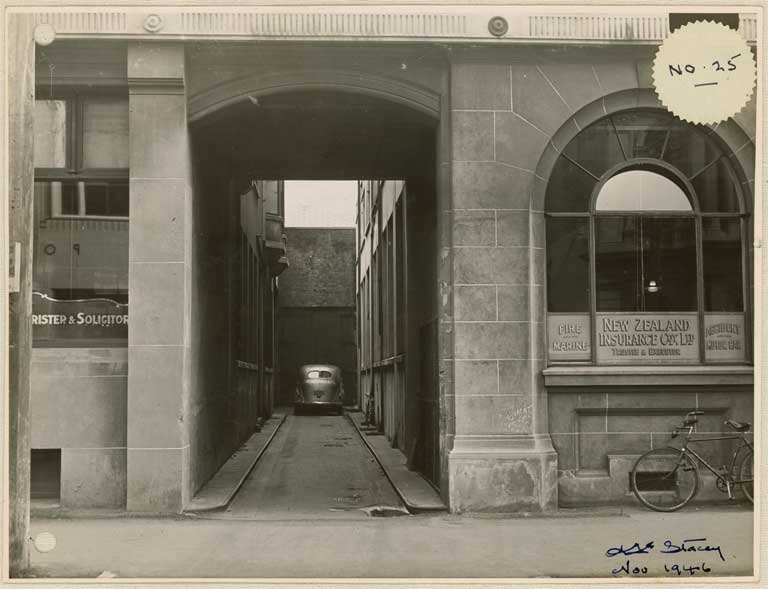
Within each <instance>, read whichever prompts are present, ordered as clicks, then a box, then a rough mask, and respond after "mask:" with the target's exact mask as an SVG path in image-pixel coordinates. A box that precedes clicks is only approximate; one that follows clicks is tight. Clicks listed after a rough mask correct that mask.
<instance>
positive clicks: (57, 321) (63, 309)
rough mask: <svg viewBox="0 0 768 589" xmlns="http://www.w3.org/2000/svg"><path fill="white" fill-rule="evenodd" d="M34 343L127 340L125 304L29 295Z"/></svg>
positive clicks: (39, 294)
mask: <svg viewBox="0 0 768 589" xmlns="http://www.w3.org/2000/svg"><path fill="white" fill-rule="evenodd" d="M33 295H34V296H33V298H32V336H33V339H34V341H35V343H36V344H37V343H42V342H45V341H53V340H56V341H69V340H123V339H124V340H127V339H128V305H126V304H121V303H117V302H115V301H111V300H109V299H84V300H74V301H62V300H56V299H52V298H49V297H47V296H45V295H44V294H42V293H39V292H35V293H33Z"/></svg>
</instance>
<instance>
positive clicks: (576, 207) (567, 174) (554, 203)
mask: <svg viewBox="0 0 768 589" xmlns="http://www.w3.org/2000/svg"><path fill="white" fill-rule="evenodd" d="M596 182H597V180H595V179H594V178H593V177H592V176H590V175H589V174H588V173H587V172H585V171H584V170H582V169H581V168H580V167H579V166H577V165H575V164H573V163H572V162H571V161H570V160H569V159H568V158H565V157H561V158H558V160H557V163H556V164H555V167H554V169H553V170H552V175H551V176H550V179H549V185H548V186H547V211H549V212H552V213H561V212H587V211H588V210H589V199H590V197H591V196H592V189H593V188H594V187H595V184H596Z"/></svg>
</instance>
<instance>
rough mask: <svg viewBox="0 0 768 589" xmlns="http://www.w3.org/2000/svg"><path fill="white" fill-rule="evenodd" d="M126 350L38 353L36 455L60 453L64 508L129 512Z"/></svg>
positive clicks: (34, 423) (34, 389) (34, 367)
mask: <svg viewBox="0 0 768 589" xmlns="http://www.w3.org/2000/svg"><path fill="white" fill-rule="evenodd" d="M127 388H128V351H127V349H126V348H124V347H122V348H35V349H33V352H32V401H31V405H30V412H31V419H30V421H31V424H32V435H31V438H32V439H31V447H32V449H35V450H37V449H46V448H52V449H61V487H60V490H61V497H60V504H61V506H62V507H63V508H68V509H76V508H112V509H121V508H123V507H124V506H125V495H126V401H127Z"/></svg>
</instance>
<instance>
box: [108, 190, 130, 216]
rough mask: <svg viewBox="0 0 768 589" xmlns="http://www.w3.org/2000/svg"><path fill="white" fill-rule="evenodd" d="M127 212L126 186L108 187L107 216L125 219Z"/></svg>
mask: <svg viewBox="0 0 768 589" xmlns="http://www.w3.org/2000/svg"><path fill="white" fill-rule="evenodd" d="M128 211H129V201H128V184H125V183H115V184H110V185H109V214H110V215H112V216H115V217H127V216H128Z"/></svg>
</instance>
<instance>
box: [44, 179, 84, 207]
mask: <svg viewBox="0 0 768 589" xmlns="http://www.w3.org/2000/svg"><path fill="white" fill-rule="evenodd" d="M57 192H60V194H61V214H62V215H79V214H80V206H79V202H78V201H79V198H78V196H79V191H78V186H77V184H76V183H74V182H66V183H63V182H51V194H52V196H53V198H56V193H57Z"/></svg>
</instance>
